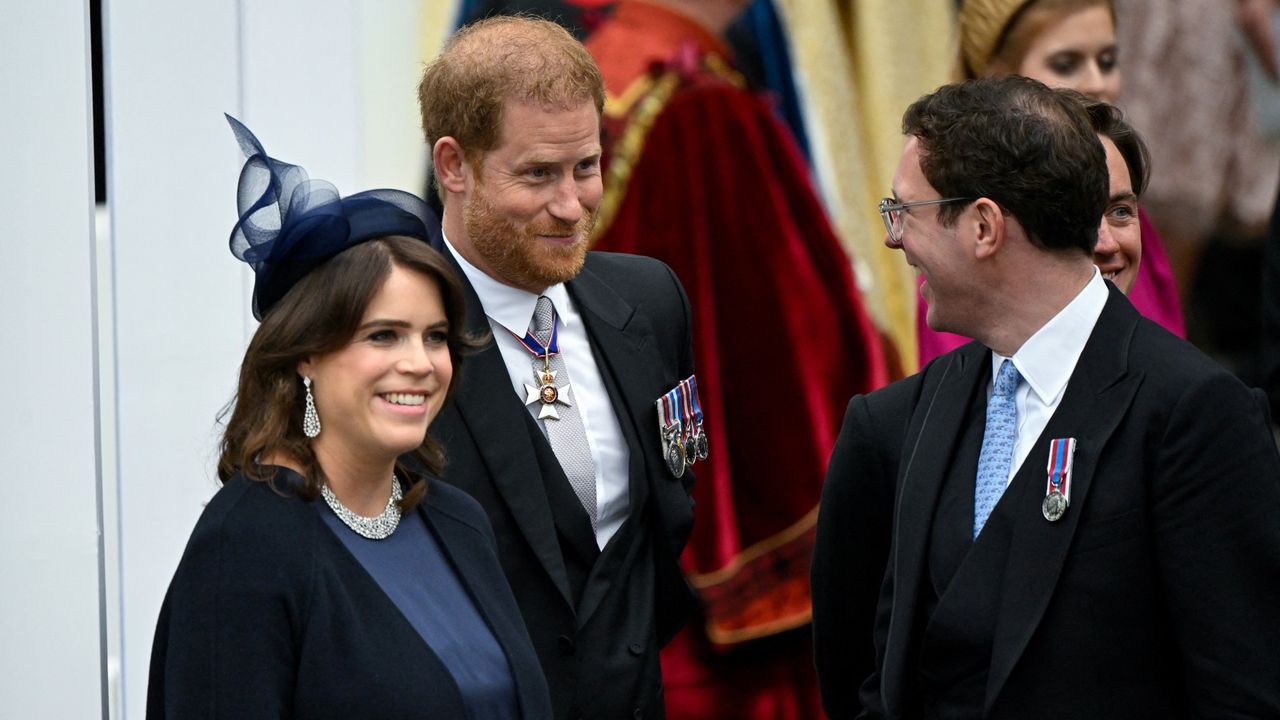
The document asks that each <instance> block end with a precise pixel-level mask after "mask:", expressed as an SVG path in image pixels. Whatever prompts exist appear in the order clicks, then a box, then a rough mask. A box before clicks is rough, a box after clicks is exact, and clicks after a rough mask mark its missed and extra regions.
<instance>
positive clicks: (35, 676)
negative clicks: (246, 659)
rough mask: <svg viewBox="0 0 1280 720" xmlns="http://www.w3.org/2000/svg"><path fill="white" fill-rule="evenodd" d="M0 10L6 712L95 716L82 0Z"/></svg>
mask: <svg viewBox="0 0 1280 720" xmlns="http://www.w3.org/2000/svg"><path fill="white" fill-rule="evenodd" d="M3 15H4V19H3V22H0V67H3V68H4V70H3V72H0V98H3V99H4V111H3V112H0V138H4V150H3V157H4V162H3V164H0V198H3V199H4V200H3V207H4V209H3V212H2V213H0V233H2V234H3V237H4V243H5V244H4V255H3V259H2V260H0V338H3V340H0V343H3V345H2V346H0V347H2V348H3V352H0V467H2V468H4V470H3V473H2V474H0V577H3V591H0V638H3V642H2V643H0V716H3V717H7V718H20V717H50V718H55V717H56V718H93V717H101V716H102V709H101V708H102V698H103V684H102V675H103V667H104V663H103V643H104V640H103V625H102V622H101V617H100V608H101V606H102V592H101V588H102V578H101V573H100V562H101V552H100V548H101V537H100V533H99V527H100V517H99V510H98V506H99V502H98V501H99V498H98V488H99V480H98V460H97V448H96V422H95V418H96V417H97V408H96V398H97V388H96V384H95V381H96V378H95V375H94V352H95V350H94V346H95V333H94V298H93V284H94V258H93V158H92V147H91V131H92V125H93V121H92V113H91V105H90V85H91V80H90V73H89V14H88V5H87V3H85V2H83V1H82V2H56V3H49V2H46V1H45V0H7V2H6V3H5V7H4V13H3Z"/></svg>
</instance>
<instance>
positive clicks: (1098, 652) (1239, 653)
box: [813, 287, 1280, 719]
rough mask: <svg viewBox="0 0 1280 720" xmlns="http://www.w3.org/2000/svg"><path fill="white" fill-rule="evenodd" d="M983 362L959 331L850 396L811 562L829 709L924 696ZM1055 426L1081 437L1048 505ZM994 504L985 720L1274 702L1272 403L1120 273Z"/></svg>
mask: <svg viewBox="0 0 1280 720" xmlns="http://www.w3.org/2000/svg"><path fill="white" fill-rule="evenodd" d="M990 374H991V373H990V351H989V350H987V349H986V348H984V347H982V346H981V345H979V344H977V343H971V344H969V345H967V346H965V347H963V348H960V349H958V350H956V351H954V352H952V353H949V354H947V355H944V356H942V357H940V358H938V359H937V360H935V361H934V362H932V363H930V364H929V365H928V366H927V367H926V368H925V369H924V370H922V371H921V372H920V373H919V374H917V375H915V376H912V377H910V378H907V379H906V380H903V381H901V382H899V383H895V384H894V385H891V386H889V387H888V388H885V389H884V390H881V391H879V392H876V393H872V394H871V395H868V396H866V397H858V398H854V400H853V401H852V402H851V403H850V407H849V412H848V415H847V417H846V419H845V427H844V430H843V431H842V433H841V435H840V439H839V441H838V443H837V446H836V450H835V452H834V454H833V456H832V463H831V468H830V473H829V475H828V479H827V487H826V492H825V495H824V499H823V506H822V510H821V514H820V516H819V522H818V540H817V549H816V551H815V556H814V565H813V593H814V630H815V633H816V639H817V643H818V647H817V661H818V670H819V675H820V678H821V682H822V690H823V699H824V704H825V705H826V708H827V710H828V713H829V714H830V715H831V716H832V717H833V718H837V719H838V718H847V717H854V716H855V715H857V714H858V712H859V711H860V709H862V707H863V706H865V709H864V712H865V716H868V717H891V718H899V717H914V716H917V715H918V714H919V713H920V706H921V704H922V702H923V698H921V697H920V693H921V691H920V667H919V664H918V663H919V659H920V648H921V644H922V642H923V640H922V637H921V636H922V634H924V633H925V632H926V629H929V628H930V626H929V622H930V620H932V619H936V616H937V613H935V614H934V617H925V616H924V614H925V612H926V610H925V606H926V600H925V598H924V597H923V593H924V588H925V587H926V583H927V582H928V578H927V577H926V576H925V575H926V572H927V570H926V568H927V564H928V548H929V543H930V542H931V534H932V533H933V532H934V530H935V529H934V528H933V527H932V523H933V521H934V518H935V511H936V510H937V504H938V499H939V495H940V491H941V489H942V484H943V480H944V478H945V477H946V475H947V473H948V471H949V465H950V463H951V462H952V459H953V458H954V457H955V456H956V454H957V450H958V448H957V445H958V438H959V437H960V436H961V435H962V433H963V431H964V429H965V424H966V423H965V421H966V420H967V419H968V418H970V417H971V415H970V411H971V410H972V407H971V405H970V399H971V398H975V397H976V398H978V402H985V400H984V398H985V394H983V393H982V392H981V390H982V388H981V386H980V384H981V383H984V382H986V381H987V380H989V378H990ZM978 437H979V438H980V437H981V435H980V433H979V434H978ZM1055 437H1075V438H1076V439H1077V443H1078V444H1077V450H1076V453H1075V467H1074V472H1073V484H1072V489H1071V506H1070V508H1069V509H1068V511H1067V513H1066V515H1065V516H1064V517H1063V518H1062V519H1061V520H1060V521H1059V522H1056V523H1051V522H1048V521H1046V520H1045V519H1044V517H1043V516H1042V514H1041V510H1040V503H1041V500H1042V499H1043V497H1044V486H1045V472H1044V469H1043V468H1044V467H1045V458H1047V452H1048V444H1049V441H1050V439H1052V438H1055ZM886 497H894V498H895V500H894V504H893V507H892V510H890V506H889V505H888V504H886V503H885V498H886ZM997 512H1001V513H1003V514H1004V516H1005V517H1007V518H1008V521H1009V523H1010V525H1009V528H1010V533H1011V534H1010V536H1009V537H1010V540H1009V542H1008V547H1007V556H1004V557H1003V558H1002V566H1001V567H999V568H998V569H997V570H996V571H995V572H994V573H993V575H992V576H991V577H990V578H989V580H990V586H991V587H992V588H993V589H994V598H995V603H994V608H995V611H994V615H993V617H992V618H990V620H991V622H992V633H991V637H990V642H991V657H990V660H989V663H986V664H985V670H986V677H985V688H984V690H983V692H982V693H981V696H980V697H981V705H982V707H981V708H980V712H981V714H982V715H983V716H984V717H993V718H1026V717H1036V718H1058V717H1060V718H1112V717H1114V718H1131V717H1277V716H1280V522H1278V521H1277V518H1280V457H1278V456H1277V453H1276V448H1275V446H1274V444H1273V442H1272V439H1271V437H1270V433H1269V431H1268V427H1267V417H1266V412H1265V408H1264V407H1263V406H1262V404H1261V402H1260V400H1259V398H1258V397H1257V395H1254V394H1251V393H1250V391H1249V390H1247V389H1246V388H1245V387H1244V386H1243V385H1241V384H1240V382H1239V381H1237V380H1236V379H1235V378H1234V377H1233V376H1231V375H1230V374H1228V373H1227V372H1226V371H1224V370H1223V369H1221V368H1220V367H1218V366H1217V365H1216V364H1214V363H1213V362H1212V361H1210V360H1209V359H1208V358H1206V357H1204V356H1203V355H1202V354H1200V353H1199V352H1198V351H1196V350H1195V349H1194V348H1192V347H1191V346H1190V345H1188V344H1187V343H1185V342H1183V341H1181V340H1178V339H1177V338H1175V337H1173V336H1172V335H1170V334H1168V333H1167V332H1165V331H1163V330H1162V329H1160V328H1159V327H1158V326H1156V325H1155V324H1153V323H1151V322H1149V321H1147V320H1145V319H1143V318H1141V317H1139V316H1138V314H1137V313H1136V312H1135V311H1134V310H1133V308H1132V306H1130V305H1129V303H1128V301H1127V300H1126V299H1125V298H1124V297H1123V295H1121V294H1120V293H1119V292H1118V291H1117V290H1115V288H1114V287H1112V288H1110V297H1109V298H1108V300H1107V304H1106V306H1105V308H1104V310H1103V312H1102V315H1101V316H1100V318H1099V320H1098V322H1097V324H1096V325H1095V327H1094V330H1093V332H1092V334H1091V336H1090V338H1089V341H1088V343H1087V344H1086V346H1085V349H1084V351H1083V353H1082V354H1081V356H1080V359H1079V362H1078V363H1077V365H1076V368H1075V371H1074V372H1073V374H1072V376H1071V379H1070V381H1069V383H1068V385H1067V389H1066V391H1065V395H1064V396H1063V399H1062V401H1061V404H1060V405H1059V407H1058V408H1057V410H1056V412H1055V413H1054V415H1053V417H1052V418H1051V420H1050V421H1049V424H1048V426H1047V427H1046V428H1045V431H1044V433H1043V434H1042V436H1041V437H1040V438H1039V439H1038V440H1037V441H1036V443H1035V445H1034V446H1033V448H1032V450H1031V452H1030V454H1029V455H1028V457H1027V460H1026V461H1025V462H1024V463H1023V465H1022V467H1021V468H1020V470H1019V472H1018V473H1017V474H1016V475H1015V477H1014V479H1013V481H1012V482H1011V483H1010V487H1009V490H1007V491H1006V493H1005V495H1004V497H1003V498H1002V499H1001V502H1000V504H999V505H998V506H997ZM890 513H891V516H892V533H891V538H890V537H886V536H885V534H884V532H885V529H886V525H885V517H886V516H887V515H889V514H890ZM993 517H994V516H993ZM980 540H981V538H980ZM886 546H888V547H889V551H888V555H887V558H888V561H887V567H886V569H885V573H884V581H883V585H882V586H881V594H880V598H879V609H878V612H877V613H876V616H875V620H874V623H873V622H872V621H871V618H870V616H869V615H867V614H866V612H867V608H868V607H869V606H870V604H871V594H872V592H873V591H872V589H871V588H872V587H873V586H875V585H876V584H878V583H877V579H878V577H879V574H878V573H877V572H876V568H877V567H885V566H886V562H885V558H886V556H885V555H884V554H882V553H883V552H884V550H885V548H886ZM975 547H976V545H975ZM949 601H951V599H950V598H945V597H944V598H943V599H942V600H941V603H947V602H949ZM941 606H942V605H941V604H939V607H941ZM873 628H874V632H873ZM873 635H874V645H875V652H874V661H870V660H869V658H871V657H872V653H871V650H870V638H871V637H872V636H873ZM868 662H873V668H874V673H873V674H872V675H871V677H870V678H869V679H868V680H867V682H866V683H865V684H864V685H863V687H862V693H861V697H860V698H859V697H858V695H857V691H856V690H855V688H857V687H858V684H859V681H860V680H861V676H862V675H863V674H864V671H865V670H866V668H867V663H868ZM944 708H945V705H944Z"/></svg>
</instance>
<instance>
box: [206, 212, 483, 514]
mask: <svg viewBox="0 0 1280 720" xmlns="http://www.w3.org/2000/svg"><path fill="white" fill-rule="evenodd" d="M393 266H394V267H400V268H404V269H406V270H413V271H415V272H419V273H422V274H423V275H425V276H427V277H429V278H431V279H432V280H434V281H435V283H436V285H437V286H438V287H439V288H440V296H441V299H442V300H443V301H444V312H445V318H446V319H447V320H448V323H449V331H448V340H447V344H448V347H449V359H450V361H452V363H453V382H452V383H450V385H449V389H448V391H447V392H446V394H445V402H446V403H448V402H449V401H450V399H451V398H452V397H453V394H454V392H455V391H456V389H457V387H458V380H459V373H460V371H461V369H462V357H463V354H464V353H466V352H469V351H470V350H471V349H473V348H475V347H477V346H478V344H479V341H478V340H477V339H475V338H471V337H470V336H468V335H467V334H466V332H465V328H464V326H465V323H464V307H465V305H464V301H463V296H462V289H461V286H460V285H459V283H458V280H457V277H456V276H455V274H454V272H453V269H452V268H450V267H449V264H448V261H446V260H445V259H444V258H443V257H442V256H441V255H440V253H438V252H436V251H435V250H433V249H432V248H431V247H430V246H429V245H427V244H426V243H425V242H423V241H422V240H419V239H415V238H411V237H404V236H390V237H384V238H379V239H376V240H369V241H367V242H363V243H360V244H359V245H355V246H353V247H351V248H348V249H347V250H344V251H342V252H341V253H339V254H337V255H335V256H334V257H332V258H330V259H329V260H327V261H325V262H324V263H323V264H321V265H320V266H319V267H316V268H315V269H314V270H312V271H311V272H309V273H308V274H307V275H306V276H305V277H303V278H302V279H301V280H300V281H298V283H297V284H296V285H294V286H293V287H292V288H290V289H289V292H288V293H286V294H285V296H284V297H283V298H281V299H280V301H279V302H277V303H276V304H275V305H274V306H273V307H272V308H271V310H270V311H268V312H267V314H266V316H265V317H263V318H262V324H261V325H259V326H258V330H257V332H255V333H254V335H253V340H251V341H250V342H249V348H248V350H246V351H245V354H244V362H243V363H241V365H240V384H239V387H238V389H237V391H236V397H235V398H234V399H233V400H232V403H231V404H229V405H228V406H227V408H224V409H223V411H222V413H221V415H220V418H221V417H225V416H226V414H227V413H228V412H230V413H231V418H230V420H228V421H227V424H226V430H225V432H224V433H223V436H222V454H221V457H220V458H219V459H218V477H219V479H221V480H222V481H223V482H226V480H227V479H229V478H230V477H231V476H232V475H235V474H236V473H237V472H239V473H242V474H244V476H245V477H247V478H250V479H253V480H262V481H265V480H270V479H271V477H272V476H273V475H274V471H273V470H271V469H270V468H267V467H263V466H260V465H259V464H258V458H260V457H263V456H267V455H271V454H272V453H282V454H284V455H286V456H288V457H290V458H292V459H293V460H295V461H296V462H297V463H298V464H299V466H300V469H301V470H302V475H303V478H304V479H305V481H306V484H305V485H304V487H303V488H302V489H301V492H300V494H301V495H303V496H304V497H309V498H314V497H316V496H317V495H318V494H319V493H320V486H321V485H323V484H324V482H325V477H324V471H323V470H321V468H320V464H319V462H318V461H317V460H316V456H315V452H314V451H313V450H312V449H311V443H310V441H309V440H308V439H307V438H306V436H305V435H303V433H302V413H303V403H304V395H303V391H302V384H301V382H300V380H299V378H298V363H299V362H301V361H302V360H305V359H306V358H308V357H314V356H316V355H324V354H326V353H330V352H333V351H335V350H339V349H341V348H342V347H343V346H345V345H347V344H348V343H349V342H351V338H352V337H353V336H354V335H355V332H356V328H358V327H359V326H360V321H361V319H363V317H364V313H365V310H366V309H367V308H368V306H369V302H370V301H372V299H373V296H374V295H376V294H377V293H378V291H379V290H380V289H381V288H382V285H383V283H385V282H386V280H387V278H388V277H389V276H390V275H391V268H392V267H393ZM410 455H412V456H413V457H414V459H416V460H417V462H418V463H420V465H421V467H424V468H426V469H427V471H428V472H430V473H432V474H434V475H439V473H440V471H441V469H442V468H443V465H444V448H443V447H441V445H440V444H439V443H438V442H436V441H435V440H434V439H432V438H431V437H430V436H429V435H428V436H427V437H426V438H424V440H423V444H422V445H421V446H420V447H418V448H417V449H416V450H414V451H412V452H411V453H410ZM396 471H397V472H398V473H399V474H400V476H401V477H402V478H407V479H409V481H410V483H411V485H410V487H409V489H408V490H407V491H406V492H405V494H404V498H403V499H402V500H401V501H400V506H401V509H402V510H404V511H407V510H409V509H410V508H412V507H414V506H415V505H416V504H417V503H418V502H419V501H420V500H421V499H422V495H423V493H424V492H425V491H426V481H425V478H422V477H419V476H417V474H416V473H414V472H413V471H412V468H410V467H407V466H405V465H404V464H403V463H400V462H397V464H396Z"/></svg>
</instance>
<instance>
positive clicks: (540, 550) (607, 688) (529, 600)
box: [431, 236, 694, 719]
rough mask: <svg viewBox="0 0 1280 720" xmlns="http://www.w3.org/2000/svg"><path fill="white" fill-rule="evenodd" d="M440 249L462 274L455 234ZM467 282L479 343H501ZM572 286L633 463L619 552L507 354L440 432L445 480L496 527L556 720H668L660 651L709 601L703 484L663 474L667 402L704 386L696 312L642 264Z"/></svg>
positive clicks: (477, 364)
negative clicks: (696, 572) (583, 498)
mask: <svg viewBox="0 0 1280 720" xmlns="http://www.w3.org/2000/svg"><path fill="white" fill-rule="evenodd" d="M432 244H433V246H434V247H435V248H436V249H437V250H440V251H441V252H442V253H443V254H445V255H446V257H448V258H449V259H450V261H451V262H454V263H455V265H456V261H454V260H453V258H452V256H451V255H450V254H449V251H448V249H447V247H445V246H444V244H443V242H442V241H441V238H440V237H439V236H436V237H434V238H433V243H432ZM458 276H459V278H460V279H461V281H462V283H463V286H464V287H463V290H464V293H465V295H466V303H467V329H468V330H469V331H470V332H471V333H473V334H476V335H487V334H489V333H490V327H489V323H488V320H487V319H486V316H485V313H484V309H483V307H482V306H481V303H480V299H479V297H478V296H477V295H476V293H475V291H474V289H473V288H472V287H471V285H470V283H468V282H467V281H466V278H465V276H464V275H463V274H462V272H461V270H459V271H458ZM566 285H567V288H568V291H569V295H570V297H572V298H573V301H574V304H575V305H576V307H577V309H578V312H579V314H580V315H581V316H582V321H583V324H584V325H585V327H586V331H587V336H588V338H589V339H590V342H591V348H590V351H591V352H592V353H593V355H594V356H595V360H596V364H597V365H598V366H599V368H600V373H601V375H602V377H603V379H604V384H605V387H606V389H607V391H608V393H609V400H610V402H611V403H612V404H613V409H614V412H615V413H616V415H617V418H618V421H619V425H620V426H621V428H622V434H623V437H624V439H625V441H626V443H627V446H628V449H629V451H630V473H629V482H630V503H631V507H630V515H629V517H628V519H627V520H626V522H625V523H623V525H622V527H621V529H619V530H618V532H617V534H616V535H615V536H614V537H613V538H612V539H611V540H610V542H609V543H608V544H607V545H606V546H605V548H604V550H603V551H601V550H600V549H599V548H598V547H597V545H596V541H595V536H594V534H593V532H592V530H591V525H590V520H589V519H588V517H587V514H586V511H585V510H583V508H582V505H581V504H580V503H579V501H578V499H577V497H576V496H575V495H574V493H573V490H572V488H571V487H570V485H569V482H568V480H567V479H566V478H565V475H564V472H563V471H562V470H561V468H560V465H559V464H558V462H557V461H556V458H555V455H554V453H553V452H552V450H551V446H550V444H549V443H548V442H547V440H546V437H545V436H544V435H543V433H542V431H541V429H540V428H539V427H538V425H537V424H536V422H535V421H534V419H533V418H532V417H531V416H530V414H529V411H528V409H527V408H526V407H525V406H524V402H523V398H520V397H517V396H516V394H515V392H513V390H512V387H511V378H510V375H509V374H508V372H507V366H506V364H505V363H504V362H503V359H502V354H501V351H500V350H499V349H498V347H497V346H496V345H495V344H493V343H490V344H489V345H488V346H487V347H485V348H484V349H483V350H481V351H479V352H477V353H475V354H473V355H471V356H469V357H468V358H467V360H466V363H465V365H464V367H463V370H462V379H461V383H462V385H461V387H460V388H459V390H458V394H457V396H456V401H455V402H454V403H453V405H452V406H451V407H449V408H446V409H445V410H444V411H442V412H441V414H440V416H439V417H438V418H437V419H436V421H435V422H434V423H432V425H431V434H432V436H433V437H435V438H436V439H438V440H439V441H440V442H441V443H443V444H444V446H445V448H446V450H447V455H448V463H447V466H446V468H445V471H444V477H445V479H446V480H447V481H448V482H450V483H452V484H454V485H456V486H457V487H460V488H462V489H463V490H465V491H467V492H468V493H470V494H471V495H472V496H474V497H475V498H476V499H477V500H479V501H480V504H481V505H483V506H484V509H485V510H486V511H487V512H488V514H489V520H490V521H491V522H492V523H493V528H494V532H495V533H496V535H497V538H498V548H499V555H498V556H499V558H500V559H501V561H502V566H503V569H504V570H505V571H506V574H507V579H508V580H509V581H510V582H511V587H512V589H513V590H514V591H515V596H516V602H517V603H518V604H519V606H520V612H521V613H522V614H523V616H524V620H525V624H526V625H527V626H528V628H529V634H530V636H531V637H532V639H533V647H534V649H535V650H536V651H537V654H538V659H539V661H540V662H541V663H542V669H543V671H544V672H545V673H546V677H547V684H548V685H549V686H550V688H551V703H552V707H553V708H554V712H555V717H557V718H563V719H570V718H579V717H582V718H592V719H594V718H661V717H663V716H664V713H665V710H664V706H663V694H662V673H661V668H660V666H659V664H658V651H659V649H660V648H661V647H662V646H663V645H664V644H665V643H666V642H667V641H669V640H670V639H671V637H672V636H673V635H674V634H675V632H676V630H678V629H679V628H680V626H681V625H682V624H683V623H684V622H685V620H686V618H687V617H688V615H689V614H690V612H691V611H692V608H693V603H694V596H693V593H692V590H691V589H690V588H689V585H688V583H686V582H685V580H684V577H683V575H682V574H681V572H680V568H679V565H678V558H679V555H680V552H681V551H682V550H683V548H684V545H685V542H686V541H687V540H688V537H689V530H690V527H691V524H692V521H693V501H692V499H691V497H690V489H691V487H692V482H693V475H692V472H686V473H685V474H684V476H683V477H682V478H676V477H675V476H674V475H673V474H672V473H671V471H670V470H668V468H667V466H666V464H665V462H664V461H663V454H662V445H661V440H660V437H659V429H658V428H659V426H658V414H657V408H656V406H655V404H654V403H655V402H656V401H657V400H658V399H659V398H661V397H662V396H663V395H664V394H665V393H666V392H667V391H668V390H670V389H672V388H674V387H676V385H677V384H678V383H679V382H680V381H681V380H683V379H684V378H686V377H689V376H690V375H692V374H693V358H692V350H691V348H690V342H691V341H690V318H689V304H688V300H687V299H686V297H685V294H684V290H683V288H682V287H681V286H680V283H679V281H678V280H677V279H676V277H675V275H674V274H673V273H672V272H671V270H670V268H668V267H667V266H666V265H664V264H662V263H660V262H658V261H656V260H653V259H650V258H645V257H640V256H634V255H620V254H613V253H596V252H592V253H588V254H587V259H586V265H585V266H584V267H583V269H582V271H581V272H580V273H579V274H578V275H577V277H575V278H574V279H573V280H570V281H569V282H568V283H567V284H566ZM566 351H568V350H566ZM530 376H531V378H532V369H531V370H530ZM455 382H456V380H455Z"/></svg>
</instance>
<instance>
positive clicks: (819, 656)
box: [810, 376, 919, 720]
mask: <svg viewBox="0 0 1280 720" xmlns="http://www.w3.org/2000/svg"><path fill="white" fill-rule="evenodd" d="M918 388H919V377H918V376H917V377H914V378H909V379H907V380H904V381H902V382H899V383H895V384H893V385H891V386H889V387H887V388H884V389H882V390H880V391H878V392H875V393H872V394H871V395H859V396H855V397H854V398H853V400H851V401H850V402H849V408H848V410H847V412H846V413H845V419H844V426H843V428H842V429H841V431H840V436H839V438H838V439H837V441H836V446H835V450H834V451H833V452H832V453H831V464H830V466H829V468H828V470H827V480H826V484H825V486H824V487H823V492H822V504H821V506H820V509H819V511H818V527H817V538H816V540H815V544H814V553H813V568H812V571H811V576H810V579H811V585H812V591H813V633H814V655H815V662H816V664H817V668H818V683H819V686H820V688H821V692H822V702H823V708H824V709H825V710H826V712H827V715H829V716H830V717H831V718H832V720H840V719H841V718H853V717H856V716H857V715H858V713H859V712H860V710H861V709H862V703H861V702H860V700H859V697H858V688H859V686H860V685H862V683H863V681H864V680H866V679H867V678H868V677H869V676H871V675H873V673H874V671H875V667H876V649H875V645H874V642H873V628H874V627H875V624H876V620H877V606H878V604H879V598H880V590H881V580H882V579H883V578H884V576H885V567H886V564H887V561H888V557H889V550H890V544H891V538H892V528H893V507H894V492H895V487H896V479H897V474H898V461H899V458H900V456H901V454H902V443H903V435H904V433H905V431H906V423H907V420H908V418H909V416H910V409H911V404H912V403H913V401H914V398H915V397H916V395H917V393H918Z"/></svg>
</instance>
